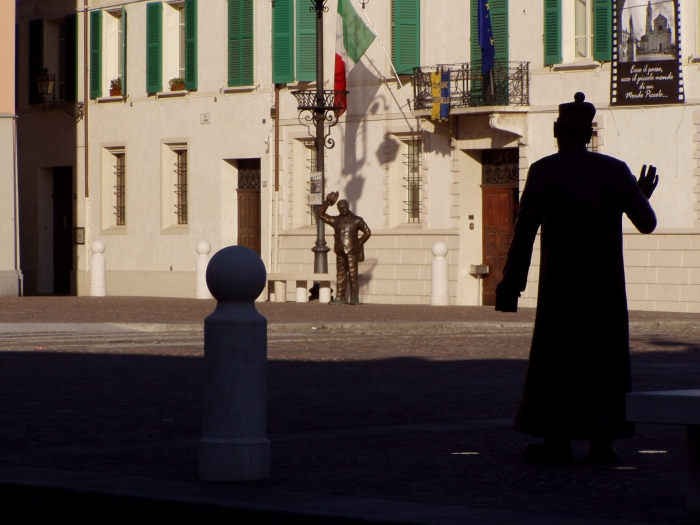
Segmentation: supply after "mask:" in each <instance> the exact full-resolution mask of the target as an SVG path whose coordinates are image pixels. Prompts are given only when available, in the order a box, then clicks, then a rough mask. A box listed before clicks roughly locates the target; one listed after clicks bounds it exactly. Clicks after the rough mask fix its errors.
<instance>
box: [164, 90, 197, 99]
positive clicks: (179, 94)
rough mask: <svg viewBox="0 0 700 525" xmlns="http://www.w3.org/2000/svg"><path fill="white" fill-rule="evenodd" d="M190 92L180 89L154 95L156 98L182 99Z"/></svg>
mask: <svg viewBox="0 0 700 525" xmlns="http://www.w3.org/2000/svg"><path fill="white" fill-rule="evenodd" d="M189 94H190V92H189V91H187V90H186V89H181V90H179V91H161V92H160V93H156V98H175V97H184V96H186V95H189Z"/></svg>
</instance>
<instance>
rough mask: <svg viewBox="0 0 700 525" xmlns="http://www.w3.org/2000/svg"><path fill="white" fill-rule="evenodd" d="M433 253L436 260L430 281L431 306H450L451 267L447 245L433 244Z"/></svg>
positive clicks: (442, 243) (441, 243)
mask: <svg viewBox="0 0 700 525" xmlns="http://www.w3.org/2000/svg"><path fill="white" fill-rule="evenodd" d="M432 251H433V255H434V256H435V259H433V266H432V274H431V281H430V304H431V305H432V306H449V304H450V292H449V287H448V280H449V267H448V262H447V259H445V255H447V244H445V243H444V242H442V241H438V242H436V243H435V244H433V248H432Z"/></svg>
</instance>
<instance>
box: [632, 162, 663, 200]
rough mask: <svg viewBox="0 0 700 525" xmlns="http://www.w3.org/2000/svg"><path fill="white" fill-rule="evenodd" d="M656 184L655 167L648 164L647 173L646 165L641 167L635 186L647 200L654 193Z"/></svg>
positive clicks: (657, 180)
mask: <svg viewBox="0 0 700 525" xmlns="http://www.w3.org/2000/svg"><path fill="white" fill-rule="evenodd" d="M658 183H659V176H658V175H657V174H656V167H655V166H652V165H651V164H650V165H649V171H647V165H646V164H645V165H644V166H642V171H641V173H640V174H639V180H638V181H637V186H639V189H640V190H642V193H643V194H644V196H645V197H646V198H647V199H650V198H651V194H652V193H654V190H655V189H656V185H657V184H658Z"/></svg>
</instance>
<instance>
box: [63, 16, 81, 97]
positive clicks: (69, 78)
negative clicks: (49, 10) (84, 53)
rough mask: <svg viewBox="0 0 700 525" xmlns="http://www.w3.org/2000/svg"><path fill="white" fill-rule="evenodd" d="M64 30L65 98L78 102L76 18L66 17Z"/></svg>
mask: <svg viewBox="0 0 700 525" xmlns="http://www.w3.org/2000/svg"><path fill="white" fill-rule="evenodd" d="M65 28H66V84H65V89H66V91H65V97H66V100H67V101H69V102H75V101H76V100H78V90H77V87H78V17H77V16H76V15H68V16H66V18H65Z"/></svg>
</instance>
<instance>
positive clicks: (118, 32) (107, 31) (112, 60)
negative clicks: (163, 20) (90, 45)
mask: <svg viewBox="0 0 700 525" xmlns="http://www.w3.org/2000/svg"><path fill="white" fill-rule="evenodd" d="M126 36H127V32H126V11H125V8H123V7H119V8H117V9H114V10H112V9H110V10H108V11H105V12H104V15H103V16H102V46H101V47H102V57H101V62H102V94H103V96H104V95H107V94H109V92H110V91H112V90H113V89H115V88H116V89H118V90H119V92H118V94H119V95H123V94H126V87H125V84H126V82H125V81H126V75H125V70H126ZM113 86H115V87H113ZM116 86H119V87H116Z"/></svg>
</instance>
